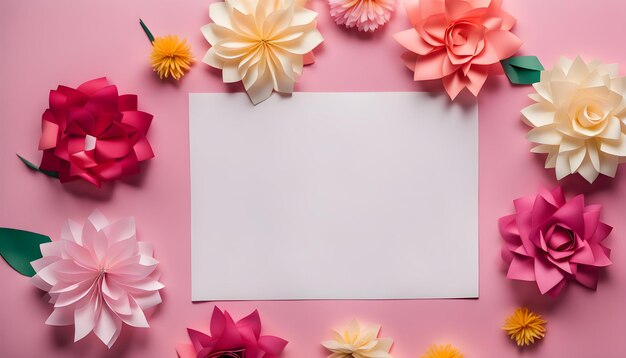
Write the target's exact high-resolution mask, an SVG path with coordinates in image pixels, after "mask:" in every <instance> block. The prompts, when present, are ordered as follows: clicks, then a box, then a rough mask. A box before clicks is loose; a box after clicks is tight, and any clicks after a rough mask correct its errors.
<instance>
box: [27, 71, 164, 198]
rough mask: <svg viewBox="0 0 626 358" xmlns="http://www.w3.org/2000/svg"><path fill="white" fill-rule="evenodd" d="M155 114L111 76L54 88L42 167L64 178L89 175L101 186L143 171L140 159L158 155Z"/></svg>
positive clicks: (46, 116)
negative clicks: (151, 138) (153, 138)
mask: <svg viewBox="0 0 626 358" xmlns="http://www.w3.org/2000/svg"><path fill="white" fill-rule="evenodd" d="M151 122H152V115H151V114H149V113H146V112H141V111H138V110H137V96H136V95H132V94H127V95H118V92H117V87H116V86H114V85H111V84H109V83H108V81H107V79H106V78H98V79H95V80H92V81H88V82H85V83H83V84H82V85H80V86H78V88H76V89H73V88H70V87H65V86H58V87H57V89H56V90H52V91H50V108H48V109H47V110H46V111H45V112H44V113H43V116H42V125H41V128H42V132H41V139H40V140H39V149H40V150H43V157H42V159H41V165H40V169H41V170H46V171H50V172H55V173H58V175H59V179H60V180H61V182H62V183H64V182H68V181H72V180H77V179H83V180H85V181H88V182H89V183H91V184H93V185H96V186H98V187H99V186H100V184H101V182H103V181H112V180H117V179H120V178H123V177H126V176H128V175H134V174H137V173H139V162H141V161H144V160H147V159H150V158H152V157H154V154H153V152H152V148H151V147H150V143H148V140H147V139H146V134H147V133H148V129H149V128H150V123H151Z"/></svg>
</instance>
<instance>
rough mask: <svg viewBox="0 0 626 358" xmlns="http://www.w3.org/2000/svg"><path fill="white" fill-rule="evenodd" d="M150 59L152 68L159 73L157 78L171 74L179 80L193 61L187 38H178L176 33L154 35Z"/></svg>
mask: <svg viewBox="0 0 626 358" xmlns="http://www.w3.org/2000/svg"><path fill="white" fill-rule="evenodd" d="M150 59H151V60H152V69H153V70H154V72H156V73H158V74H159V78H161V79H164V78H168V77H170V76H171V77H172V78H174V79H175V80H180V79H181V78H182V77H183V76H184V75H185V71H188V70H189V69H190V68H191V64H192V63H193V62H194V61H195V59H194V58H193V55H192V54H191V47H190V46H189V44H188V43H187V40H185V39H183V40H179V39H178V36H176V35H167V36H165V37H156V38H155V39H154V42H152V55H151V56H150Z"/></svg>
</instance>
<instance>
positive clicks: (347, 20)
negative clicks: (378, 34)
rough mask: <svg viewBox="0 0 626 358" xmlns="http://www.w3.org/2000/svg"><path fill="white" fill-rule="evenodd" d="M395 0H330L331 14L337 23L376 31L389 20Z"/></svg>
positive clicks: (361, 29) (366, 30) (362, 29)
mask: <svg viewBox="0 0 626 358" xmlns="http://www.w3.org/2000/svg"><path fill="white" fill-rule="evenodd" d="M394 2H395V1H394V0H328V3H329V4H330V16H332V17H333V19H334V20H335V22H336V23H337V25H344V26H345V27H347V28H353V27H356V28H357V29H359V31H365V32H368V31H374V30H376V29H377V28H378V27H380V26H383V25H384V24H386V23H387V21H389V18H390V17H391V12H392V11H393V9H394Z"/></svg>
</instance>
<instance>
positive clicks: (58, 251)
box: [32, 211, 163, 348]
mask: <svg viewBox="0 0 626 358" xmlns="http://www.w3.org/2000/svg"><path fill="white" fill-rule="evenodd" d="M61 236H62V240H61V241H55V242H51V243H48V244H42V245H41V252H42V254H43V257H42V258H41V259H40V260H37V261H34V262H32V266H33V268H34V269H35V270H36V271H37V274H36V275H35V276H34V277H33V278H32V282H33V284H35V285H36V286H37V287H39V288H41V289H43V290H46V291H48V293H49V294H50V297H51V299H50V302H51V303H52V304H53V305H54V311H53V312H52V314H51V315H50V317H49V318H48V320H47V321H46V323H47V324H50V325H63V326H65V325H72V324H74V326H75V327H74V328H75V335H74V340H75V341H78V340H80V339H82V338H84V337H85V336H87V335H88V334H89V333H90V332H94V333H95V334H96V336H98V338H100V340H101V341H102V342H103V343H104V344H106V345H107V346H108V347H109V348H110V347H111V346H113V344H114V343H115V341H116V339H117V338H118V337H119V334H120V332H121V328H122V324H123V323H126V324H127V325H130V326H134V327H148V322H147V320H146V317H145V315H144V312H143V310H145V309H147V308H150V307H153V306H155V305H157V304H159V303H160V302H161V297H160V295H159V293H158V291H159V290H160V289H162V288H163V285H162V284H161V283H160V282H158V281H157V272H156V268H157V261H156V260H154V259H153V258H152V257H151V256H146V251H145V250H142V249H141V248H140V246H141V245H139V243H138V242H137V241H136V239H135V226H134V221H133V220H132V219H122V220H119V221H116V222H113V223H109V221H108V220H107V218H106V217H105V216H104V215H102V213H100V212H99V211H94V212H93V213H92V214H91V215H90V216H89V219H88V221H87V222H86V223H84V224H82V225H81V224H78V223H75V222H72V221H69V222H68V224H67V225H66V227H65V228H64V229H63V232H62V235H61ZM150 255H151V252H150Z"/></svg>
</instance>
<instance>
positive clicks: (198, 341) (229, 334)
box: [176, 307, 287, 358]
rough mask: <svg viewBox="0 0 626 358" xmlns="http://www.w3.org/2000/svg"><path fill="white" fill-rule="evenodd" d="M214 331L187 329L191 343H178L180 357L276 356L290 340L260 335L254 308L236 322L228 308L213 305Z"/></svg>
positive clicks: (237, 357) (212, 329) (255, 357)
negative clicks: (226, 309) (208, 332)
mask: <svg viewBox="0 0 626 358" xmlns="http://www.w3.org/2000/svg"><path fill="white" fill-rule="evenodd" d="M210 331H211V334H210V335H208V334H205V333H202V332H199V331H196V330H193V329H191V328H188V329H187V332H188V333H189V338H190V339H191V344H179V345H178V346H177V347H176V351H177V352H178V356H179V357H180V358H277V357H279V356H280V354H281V353H282V351H283V349H284V348H285V346H286V345H287V341H286V340H284V339H282V338H278V337H275V336H261V319H260V318H259V312H258V311H257V310H255V311H254V312H252V313H251V314H249V315H248V316H246V317H244V318H242V319H241V320H239V321H237V322H235V321H234V320H233V319H232V317H231V316H230V314H228V312H226V311H224V312H222V311H221V310H220V309H219V308H217V307H215V308H214V309H213V316H212V317H211V327H210Z"/></svg>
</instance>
